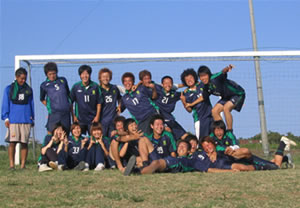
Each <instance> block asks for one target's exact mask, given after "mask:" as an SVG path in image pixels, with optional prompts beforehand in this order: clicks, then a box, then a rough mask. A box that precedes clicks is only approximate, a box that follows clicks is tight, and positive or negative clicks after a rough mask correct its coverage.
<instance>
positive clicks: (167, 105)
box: [154, 84, 180, 120]
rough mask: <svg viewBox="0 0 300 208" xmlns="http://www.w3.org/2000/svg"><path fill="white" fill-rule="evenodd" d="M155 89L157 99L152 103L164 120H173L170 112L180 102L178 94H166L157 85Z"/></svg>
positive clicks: (172, 91)
mask: <svg viewBox="0 0 300 208" xmlns="http://www.w3.org/2000/svg"><path fill="white" fill-rule="evenodd" d="M155 88H156V92H157V99H155V100H154V103H155V104H156V106H158V108H159V112H160V114H161V115H162V116H163V117H164V119H165V120H175V119H174V117H173V115H172V112H173V111H174V109H175V106H176V102H177V101H178V100H180V92H177V91H176V90H171V91H170V92H168V93H167V92H165V90H164V88H163V87H162V86H160V85H157V84H156V85H155Z"/></svg>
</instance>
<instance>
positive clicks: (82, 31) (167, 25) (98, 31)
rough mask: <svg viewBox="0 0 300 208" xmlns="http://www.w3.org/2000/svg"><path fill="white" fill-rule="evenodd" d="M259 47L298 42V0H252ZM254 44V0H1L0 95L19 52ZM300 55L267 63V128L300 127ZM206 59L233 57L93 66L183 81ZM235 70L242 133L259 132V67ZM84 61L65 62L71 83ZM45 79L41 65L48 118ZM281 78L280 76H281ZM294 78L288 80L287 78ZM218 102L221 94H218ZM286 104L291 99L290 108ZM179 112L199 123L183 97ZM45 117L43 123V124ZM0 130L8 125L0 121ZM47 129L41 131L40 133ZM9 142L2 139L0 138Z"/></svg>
mask: <svg viewBox="0 0 300 208" xmlns="http://www.w3.org/2000/svg"><path fill="white" fill-rule="evenodd" d="M253 4H254V13H255V20H256V32H257V40H258V48H259V50H300V41H299V37H300V29H299V19H300V13H299V8H300V2H299V1H296V0H294V1H292V0H290V1H289V0H273V1H271V0H260V1H257V0H254V1H253ZM244 50H252V39H251V27H250V18H249V6H248V1H246V0H244V1H242V0H231V1H230V0H222V1H221V0H198V1H196V0H185V1H183V0H177V1H175V0H167V1H159V0H155V1H151V0H139V1H135V0H122V1H109V0H107V1H105V0H103V1H96V0H85V1H83V0H72V1H71V0H59V1H58V0H28V1H22V0H1V1H0V70H1V78H0V86H1V87H0V97H1V101H2V96H3V94H2V93H3V90H4V87H5V86H6V85H8V84H9V83H11V81H12V80H13V78H14V75H13V65H14V56H15V55H31V54H92V53H152V52H153V53H155V52H211V51H244ZM298 63H299V62H292V63H290V62H289V63H285V62H278V61H277V62H272V63H262V75H263V86H264V95H265V104H266V114H267V125H268V130H272V131H278V132H280V133H287V132H293V133H294V134H296V135H300V130H299V126H300V118H299V119H298V118H297V117H300V116H299V115H300V113H299V109H298V108H297V107H296V105H295V106H294V105H293V103H298V102H299V98H297V97H299V96H297V94H299V90H297V89H299V84H298V83H299V76H300V72H298V71H299V70H298V71H297V68H298V67H297V65H298ZM201 64H207V65H208V66H210V67H211V69H212V71H213V72H217V71H219V70H221V69H222V67H223V66H225V65H227V64H229V63H228V62H220V63H211V62H207V63H200V62H176V63H139V64H110V65H109V64H107V65H95V66H93V69H94V72H93V79H94V80H96V77H97V76H96V75H97V72H98V70H99V69H100V68H102V67H103V66H107V67H109V68H111V69H112V71H113V72H114V79H113V83H116V84H121V83H120V76H121V74H122V73H123V72H125V71H133V72H134V73H135V74H138V71H139V70H141V69H144V68H147V69H149V70H150V71H151V72H152V73H153V75H154V76H153V79H154V80H155V81H156V82H159V81H160V78H161V77H162V76H164V75H165V74H170V75H172V76H173V77H174V80H175V81H176V82H177V83H178V82H179V81H180V80H179V75H180V73H181V72H182V71H183V70H184V69H185V68H188V67H194V68H195V69H197V68H198V66H199V65H201ZM233 64H235V65H236V66H237V68H236V70H234V71H233V72H231V74H230V75H229V78H230V79H233V80H235V81H237V82H238V83H239V84H240V85H242V86H243V87H244V88H245V89H246V93H247V98H246V102H245V106H244V108H243V110H242V112H241V113H234V128H235V133H236V135H237V137H250V136H253V135H254V134H256V133H258V132H259V130H260V129H259V120H258V109H257V98H256V89H255V87H256V85H255V74H254V72H253V71H254V67H253V64H252V62H247V63H245V62H236V63H233ZM77 69H78V66H74V65H72V66H69V67H66V68H64V67H61V68H60V72H59V74H61V75H64V76H66V77H67V78H68V80H69V84H70V87H71V85H72V84H73V83H74V82H75V81H78V79H79V78H78V75H77ZM44 79H45V77H44V74H43V73H42V68H41V66H39V67H38V66H37V67H34V68H33V86H34V93H35V101H36V102H35V104H36V108H37V111H36V113H37V115H38V118H37V122H38V123H39V125H42V124H43V123H45V116H46V110H45V109H44V108H43V106H42V105H41V103H40V102H39V100H38V97H39V84H40V83H41V82H42V81H43V80H44ZM279 83H280V84H279ZM282 83H288V84H282ZM212 103H213V104H214V103H215V100H214V99H212ZM282 106H285V107H284V108H283V107H282ZM177 107H178V109H177V110H176V112H175V116H176V118H177V119H178V120H179V122H181V123H183V125H184V126H185V128H187V130H190V131H192V130H193V121H192V118H191V117H192V116H191V115H190V114H188V113H186V112H184V110H183V109H182V105H181V103H178V104H177ZM43 125H44V124H43ZM0 126H1V128H0V130H1V132H0V136H1V138H3V135H4V133H5V128H4V123H3V122H2V121H1V122H0ZM44 133H45V132H44V129H43V128H41V127H40V130H38V131H37V133H36V134H37V137H38V138H39V139H40V140H42V137H43V134H44ZM0 143H3V139H0Z"/></svg>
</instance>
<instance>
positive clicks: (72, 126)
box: [71, 122, 80, 133]
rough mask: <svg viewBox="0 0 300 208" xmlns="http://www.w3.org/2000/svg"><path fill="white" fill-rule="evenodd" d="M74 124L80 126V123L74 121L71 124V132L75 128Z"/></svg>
mask: <svg viewBox="0 0 300 208" xmlns="http://www.w3.org/2000/svg"><path fill="white" fill-rule="evenodd" d="M76 126H79V127H80V124H79V123H78V122H74V123H73V124H72V125H71V133H72V131H73V129H75V127H76Z"/></svg>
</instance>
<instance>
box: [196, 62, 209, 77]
mask: <svg viewBox="0 0 300 208" xmlns="http://www.w3.org/2000/svg"><path fill="white" fill-rule="evenodd" d="M200 74H208V76H209V78H210V77H211V75H212V74H211V71H210V69H209V68H208V67H207V66H204V65H202V66H200V67H199V69H198V76H200Z"/></svg>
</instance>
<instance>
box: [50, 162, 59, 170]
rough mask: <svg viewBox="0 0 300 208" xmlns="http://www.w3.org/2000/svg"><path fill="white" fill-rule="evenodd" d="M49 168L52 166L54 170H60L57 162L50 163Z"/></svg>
mask: <svg viewBox="0 0 300 208" xmlns="http://www.w3.org/2000/svg"><path fill="white" fill-rule="evenodd" d="M49 166H50V167H51V168H52V169H53V170H57V168H58V165H57V162H53V161H50V162H49Z"/></svg>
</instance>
